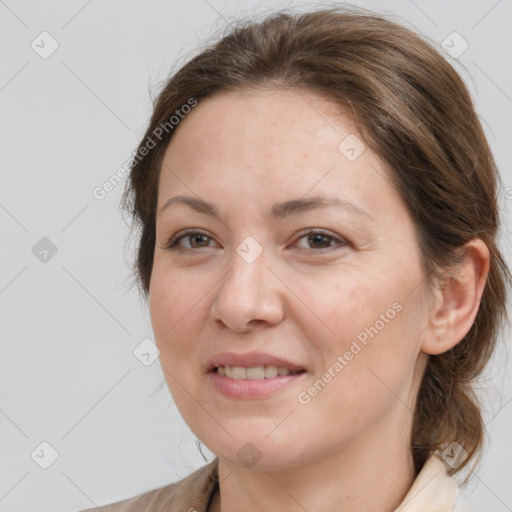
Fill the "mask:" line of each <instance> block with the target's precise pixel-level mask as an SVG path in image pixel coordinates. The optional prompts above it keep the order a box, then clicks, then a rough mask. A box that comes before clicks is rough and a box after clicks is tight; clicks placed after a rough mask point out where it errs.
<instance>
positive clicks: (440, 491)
mask: <svg viewBox="0 0 512 512" xmlns="http://www.w3.org/2000/svg"><path fill="white" fill-rule="evenodd" d="M218 462H219V459H218V458H215V459H214V460H213V462H210V463H209V464H207V465H205V466H203V467H201V468H199V469H198V470H197V471H195V472H194V473H192V474H190V475H189V476H187V477H185V478H183V479H182V480H180V481H179V482H175V483H172V484H169V485H166V486H165V487H160V488H158V489H153V490H151V491H147V492H145V493H142V494H139V495H137V496H134V497H133V498H130V499H126V500H123V501H118V502H116V503H112V504H111V505H107V506H101V510H102V511H103V512H207V511H208V507H209V505H210V502H211V500H212V498H213V496H214V494H215V492H216V491H217V490H218V485H219V480H218ZM458 493H459V487H458V485H457V482H456V481H455V480H454V479H453V478H451V477H449V476H448V475H447V473H446V466H445V465H444V462H443V461H442V460H441V459H440V458H439V457H438V456H437V455H431V456H430V458H429V459H428V460H427V461H426V462H425V465H424V466H423V468H422V469H421V471H420V472H419V474H418V475H417V477H416V479H415V480H414V482H413V484H412V486H411V488H410V489H409V492H408V493H407V494H406V496H405V498H404V499H403V500H402V503H401V504H400V506H399V507H398V508H397V509H396V512H454V508H455V502H456V501H457V496H458ZM97 510H98V509H97V508H90V509H87V510H83V511H81V512H96V511H97Z"/></svg>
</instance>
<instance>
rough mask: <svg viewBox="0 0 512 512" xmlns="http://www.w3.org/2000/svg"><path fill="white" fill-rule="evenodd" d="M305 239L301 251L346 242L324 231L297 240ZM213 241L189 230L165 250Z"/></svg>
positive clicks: (199, 232)
mask: <svg viewBox="0 0 512 512" xmlns="http://www.w3.org/2000/svg"><path fill="white" fill-rule="evenodd" d="M302 239H306V243H307V244H308V245H309V244H310V245H309V247H301V249H328V248H329V247H333V246H336V245H338V246H342V247H343V246H346V245H348V244H347V242H345V241H344V240H342V239H340V238H338V237H335V236H334V235H331V234H330V233H327V232H325V231H321V230H309V231H305V232H302V234H301V236H300V238H299V240H302ZM182 241H186V242H188V243H187V245H185V246H183V245H182V244H181V242H182ZM210 241H213V239H212V238H211V237H210V236H209V235H207V234H206V233H204V232H202V231H197V230H195V231H194V230H191V231H186V232H185V233H182V234H181V235H178V236H174V237H172V238H171V240H169V242H168V243H167V244H166V246H165V247H166V248H167V249H169V250H178V249H185V250H193V249H201V248H205V247H211V246H210V245H209V242H210Z"/></svg>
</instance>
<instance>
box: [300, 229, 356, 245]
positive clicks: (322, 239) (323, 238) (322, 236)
mask: <svg viewBox="0 0 512 512" xmlns="http://www.w3.org/2000/svg"><path fill="white" fill-rule="evenodd" d="M302 239H306V243H307V244H308V246H307V247H301V248H303V249H328V248H330V247H334V246H336V245H338V246H345V245H347V243H346V242H345V241H344V240H341V239H340V238H338V237H335V236H333V235H331V234H329V233H326V232H324V231H309V232H307V233H304V234H303V235H302V236H301V237H300V240H302Z"/></svg>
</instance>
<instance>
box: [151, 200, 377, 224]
mask: <svg viewBox="0 0 512 512" xmlns="http://www.w3.org/2000/svg"><path fill="white" fill-rule="evenodd" d="M173 204H184V205H187V206H189V207H190V208H191V209H193V210H195V211H196V212H199V213H203V214H205V215H211V216H213V217H216V218H217V219H219V220H220V213H219V209H218V208H217V207H216V206H215V205H214V204H213V203H209V202H207V201H204V200H203V199H200V198H197V197H189V196H182V195H180V196H175V197H171V199H169V200H167V201H166V202H165V204H164V205H163V206H162V207H161V208H160V210H159V212H158V215H160V214H161V213H162V212H163V211H164V210H166V209H167V208H169V207H170V206H171V205H173ZM327 206H337V207H339V208H342V209H344V210H347V211H349V212H352V213H355V214H357V215H361V216H366V217H368V218H369V219H372V220H373V217H372V216H371V215H370V214H369V213H368V212H367V211H366V210H364V209H363V208H361V207H360V206H358V205H356V204H354V203H352V202H350V201H348V200H347V199H341V198H339V197H335V196H327V195H322V196H315V197H308V198H301V199H290V200H289V201H284V202H282V203H276V204H274V205H273V206H272V209H271V210H270V217H272V218H274V219H279V218H281V217H285V216H289V215H297V214H299V213H303V212H307V211H310V210H313V209H316V208H325V207H327Z"/></svg>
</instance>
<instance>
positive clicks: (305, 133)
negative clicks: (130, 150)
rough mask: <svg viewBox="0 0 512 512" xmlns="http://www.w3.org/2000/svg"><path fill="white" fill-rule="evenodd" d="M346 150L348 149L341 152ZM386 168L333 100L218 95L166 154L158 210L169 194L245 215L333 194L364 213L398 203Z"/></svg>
mask: <svg viewBox="0 0 512 512" xmlns="http://www.w3.org/2000/svg"><path fill="white" fill-rule="evenodd" d="M347 150H349V151H348V152H347ZM389 183H390V182H389V179H386V170H385V165H384V163H383V162H382V161H381V160H380V159H379V157H378V156H377V155H376V154H375V153H373V152H372V151H371V150H370V148H368V147H367V146H366V145H365V144H364V142H363V141H362V138H361V135H360V133H359V131H358V130H357V127H356V126H355V124H354V122H353V120H352V118H351V117H350V116H348V115H347V114H346V113H345V112H344V110H343V109H342V108H341V107H340V106H339V105H336V104H334V103H333V102H332V101H330V100H328V99H326V98H324V97H322V96H320V95H318V94H314V93H312V92H310V91H303V90H302V91H298V90H291V89H286V90H282V89H278V90H276V89H271V90H267V89H265V90H263V89H262V90H250V91H239V92H231V91H230V92H222V93H219V94H216V95H214V96H213V97H211V98H208V99H206V100H204V101H202V102H199V104H198V105H197V106H196V107H195V108H194V109H193V110H192V111H191V112H190V113H189V114H187V116H186V117H185V118H184V119H183V120H181V121H180V124H179V126H178V127H177V129H176V132H175V133H174V135H173V138H172V139H171V142H170V144H169V146H168V148H167V150H166V153H165V156H164V160H163V165H162V171H161V178H160V184H159V197H158V203H159V207H161V206H162V204H163V203H165V202H166V201H167V200H168V199H169V197H170V196H171V195H177V194H184V193H185V194H187V195H195V196H199V197H202V198H204V199H208V198H211V197H213V196H216V197H217V198H218V200H219V202H222V203H226V202H230V203H233V204H235V206H237V207H244V208H247V201H248V200H249V201H251V202H252V203H254V202H255V203H259V204H261V205H262V207H263V206H264V205H267V206H268V205H270V203H277V202H282V201H284V200H287V199H291V198H298V197H302V196H306V195H308V194H309V195H317V193H320V194H322V193H324V194H326V193H328V194H332V193H335V194H336V193H337V194H338V195H339V196H342V197H344V198H347V199H351V200H352V202H354V203H356V204H362V203H366V204H367V206H368V205H370V206H369V207H365V209H366V210H369V209H373V210H374V211H378V209H379V208H384V209H386V208H388V209H389V206H390V202H391V203H392V202H393V201H399V198H398V197H397V195H396V193H395V191H394V190H393V189H392V187H390V184H389Z"/></svg>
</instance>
